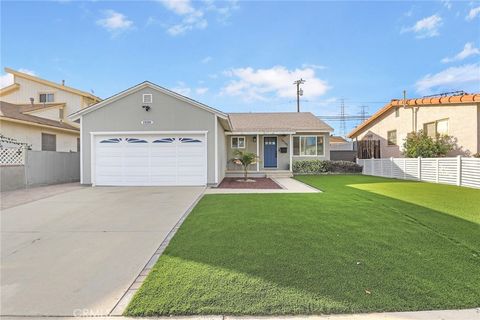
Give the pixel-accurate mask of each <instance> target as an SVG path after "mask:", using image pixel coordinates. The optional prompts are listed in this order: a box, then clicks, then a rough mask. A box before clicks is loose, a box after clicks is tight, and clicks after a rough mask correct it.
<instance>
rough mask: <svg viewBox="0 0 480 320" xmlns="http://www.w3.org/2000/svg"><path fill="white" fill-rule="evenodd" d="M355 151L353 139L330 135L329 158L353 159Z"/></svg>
mask: <svg viewBox="0 0 480 320" xmlns="http://www.w3.org/2000/svg"><path fill="white" fill-rule="evenodd" d="M356 155H357V152H356V151H355V150H354V145H353V141H347V140H345V139H344V138H343V137H340V136H330V160H343V161H355V157H356Z"/></svg>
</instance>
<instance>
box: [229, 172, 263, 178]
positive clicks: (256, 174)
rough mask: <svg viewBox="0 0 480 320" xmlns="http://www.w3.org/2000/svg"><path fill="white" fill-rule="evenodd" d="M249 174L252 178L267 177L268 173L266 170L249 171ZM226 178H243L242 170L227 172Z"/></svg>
mask: <svg viewBox="0 0 480 320" xmlns="http://www.w3.org/2000/svg"><path fill="white" fill-rule="evenodd" d="M248 176H249V177H250V178H265V177H266V174H265V173H264V172H249V173H248ZM225 178H243V173H242V172H226V173H225Z"/></svg>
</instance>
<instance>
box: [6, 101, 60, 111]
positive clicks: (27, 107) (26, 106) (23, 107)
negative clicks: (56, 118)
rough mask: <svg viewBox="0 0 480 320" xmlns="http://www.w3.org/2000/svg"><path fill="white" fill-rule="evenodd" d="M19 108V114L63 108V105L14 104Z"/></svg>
mask: <svg viewBox="0 0 480 320" xmlns="http://www.w3.org/2000/svg"><path fill="white" fill-rule="evenodd" d="M15 105H16V106H18V107H19V108H20V112H22V113H24V112H35V111H40V110H46V109H51V108H64V107H65V103H45V104H43V103H35V104H15Z"/></svg>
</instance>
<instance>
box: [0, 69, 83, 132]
mask: <svg viewBox="0 0 480 320" xmlns="http://www.w3.org/2000/svg"><path fill="white" fill-rule="evenodd" d="M15 83H18V84H19V85H20V89H18V90H16V91H13V92H12V93H10V94H7V95H5V96H3V97H2V98H1V99H2V101H5V102H8V103H14V104H29V103H30V98H34V99H35V100H34V103H40V96H39V95H40V93H53V94H54V100H55V101H54V103H65V109H64V115H65V122H67V123H69V124H74V125H77V124H76V123H72V122H70V121H69V120H68V119H67V116H68V115H69V114H72V113H74V112H76V111H78V110H80V109H81V108H84V107H87V104H86V102H85V100H84V99H83V97H82V96H80V95H78V94H75V93H71V92H68V91H65V90H61V89H58V88H54V87H51V86H47V85H44V84H41V83H38V82H35V81H32V80H28V79H24V78H21V77H17V76H15ZM47 105H48V104H47ZM49 119H50V118H49Z"/></svg>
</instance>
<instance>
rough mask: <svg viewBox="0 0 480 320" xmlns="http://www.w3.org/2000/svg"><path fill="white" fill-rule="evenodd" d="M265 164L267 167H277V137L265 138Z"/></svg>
mask: <svg viewBox="0 0 480 320" xmlns="http://www.w3.org/2000/svg"><path fill="white" fill-rule="evenodd" d="M263 166H264V167H265V168H276V167H277V137H264V138H263Z"/></svg>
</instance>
